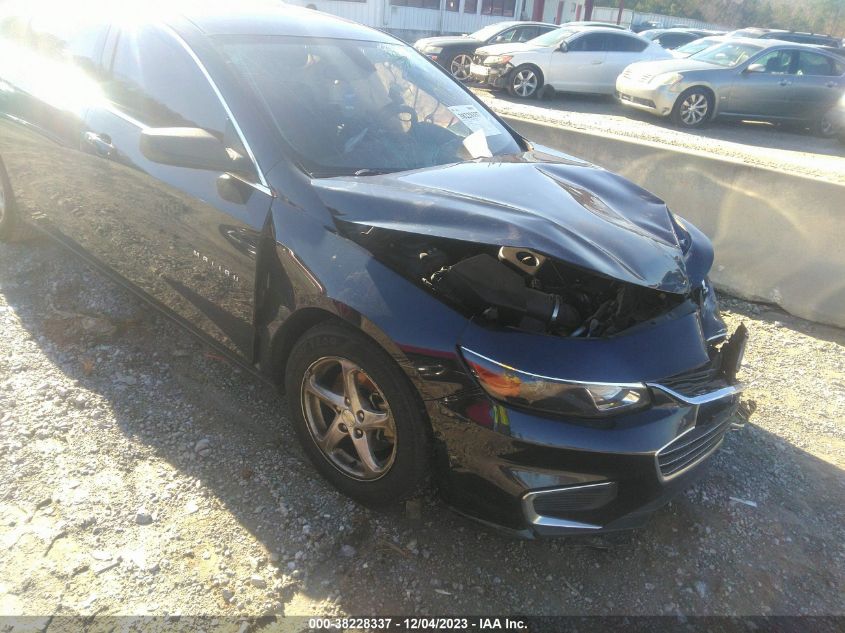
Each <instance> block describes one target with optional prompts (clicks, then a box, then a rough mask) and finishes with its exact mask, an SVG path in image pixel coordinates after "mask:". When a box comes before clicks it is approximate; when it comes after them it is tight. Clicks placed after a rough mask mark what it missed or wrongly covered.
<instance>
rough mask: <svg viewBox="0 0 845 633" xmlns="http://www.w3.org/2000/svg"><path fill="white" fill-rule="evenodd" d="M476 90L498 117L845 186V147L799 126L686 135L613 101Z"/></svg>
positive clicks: (725, 126) (724, 128) (738, 125)
mask: <svg viewBox="0 0 845 633" xmlns="http://www.w3.org/2000/svg"><path fill="white" fill-rule="evenodd" d="M473 91H474V92H475V93H476V94H477V95H478V96H479V97H481V99H483V100H484V101H485V102H487V103H488V104H489V105H490V106H491V107H493V109H495V110H496V111H497V112H499V113H500V114H505V115H513V116H521V117H526V118H530V119H535V120H538V121H545V122H549V123H554V124H556V125H561V126H563V127H569V128H575V129H578V130H586V131H591V132H600V133H606V134H613V135H614V136H619V137H623V138H631V139H637V140H644V141H650V142H655V143H663V144H668V145H672V146H674V147H679V148H683V149H688V150H694V151H701V152H706V153H708V154H715V155H717V156H724V157H727V158H733V159H737V160H741V161H743V162H745V163H748V164H751V165H760V166H764V167H770V168H772V169H775V170H778V171H789V172H792V173H797V174H803V175H805V176H809V177H812V178H820V179H823V180H829V181H831V182H841V183H845V144H842V143H840V142H839V141H837V140H836V139H826V138H820V137H817V136H813V135H812V134H810V132H809V131H808V130H802V129H800V128H794V127H792V128H790V127H787V126H776V125H771V124H768V123H743V122H723V121H716V122H714V123H712V124H711V125H709V126H707V127H705V128H704V129H701V130H695V131H689V132H688V131H685V130H681V129H678V128H676V127H674V126H673V125H672V124H671V123H670V122H669V121H668V120H666V119H661V118H658V117H655V116H652V115H650V114H648V113H646V112H640V111H639V110H634V109H633V108H629V107H626V106H623V105H620V104H618V103H617V102H616V100H615V99H613V98H610V97H601V96H594V95H576V94H555V95H552V96H549V97H546V98H544V99H543V100H542V101H537V100H532V101H522V100H519V99H511V98H510V97H508V96H507V94H506V93H503V92H492V91H489V90H485V89H482V88H478V87H474V88H473Z"/></svg>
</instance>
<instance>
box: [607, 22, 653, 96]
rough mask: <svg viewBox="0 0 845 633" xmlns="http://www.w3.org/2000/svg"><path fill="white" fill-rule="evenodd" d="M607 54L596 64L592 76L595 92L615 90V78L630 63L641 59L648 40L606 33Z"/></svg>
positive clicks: (611, 91) (622, 34)
mask: <svg viewBox="0 0 845 633" xmlns="http://www.w3.org/2000/svg"><path fill="white" fill-rule="evenodd" d="M605 41H606V47H607V54H606V55H605V58H604V63H603V64H601V65H600V66H598V69H599V72H598V73H596V75H595V76H594V80H595V88H596V92H603V93H613V92H614V91H615V90H616V78H617V77H619V75H620V74H622V71H623V70H625V68H627V67H628V66H629V65H630V64H633V63H634V62H637V61H641V60H642V59H643V55H642V53H643V51H644V50H645V49H646V48H648V42H646V41H645V40H643V39H641V38H639V37H632V36H630V35H625V34H624V33H608V34H607V35H606V36H605Z"/></svg>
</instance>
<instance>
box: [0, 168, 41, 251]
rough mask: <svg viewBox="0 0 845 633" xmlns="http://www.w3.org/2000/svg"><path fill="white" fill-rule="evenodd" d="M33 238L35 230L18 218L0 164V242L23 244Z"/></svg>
mask: <svg viewBox="0 0 845 633" xmlns="http://www.w3.org/2000/svg"><path fill="white" fill-rule="evenodd" d="M34 236H35V229H34V228H33V227H31V226H29V225H28V224H26V223H25V222H23V221H22V220H21V218H20V215H18V213H17V208H16V207H15V196H14V194H13V193H12V186H11V184H9V177H8V176H7V175H6V170H5V169H4V168H3V164H2V163H1V162H0V242H24V241H26V240H29V239H31V238H33V237H34Z"/></svg>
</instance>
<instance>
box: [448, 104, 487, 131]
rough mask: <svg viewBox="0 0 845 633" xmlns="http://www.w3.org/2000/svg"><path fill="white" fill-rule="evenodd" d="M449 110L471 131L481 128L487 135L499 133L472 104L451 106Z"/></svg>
mask: <svg viewBox="0 0 845 633" xmlns="http://www.w3.org/2000/svg"><path fill="white" fill-rule="evenodd" d="M449 110H450V111H451V112H452V114H454V115H455V116H456V117H458V118H459V119H460V120H461V122H462V123H463V124H464V125H466V126H467V127H468V128H469V129H471V130H472V131H473V132H477V131H478V130H483V131H484V133H485V134H486V135H487V136H494V135H496V134H499V133H500V132H499V130H497V129H496V127H495V126H494V125H493V124H492V123H491V122H490V121H489V120H488V119H487V117H485V116H484V114H482V112H481V111H480V110H479V109H478V108H476V107H475V106H474V105H456V106H451V107H450V108H449Z"/></svg>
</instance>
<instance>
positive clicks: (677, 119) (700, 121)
mask: <svg viewBox="0 0 845 633" xmlns="http://www.w3.org/2000/svg"><path fill="white" fill-rule="evenodd" d="M712 116H713V96H712V95H711V94H710V92H709V91H707V90H705V89H704V88H690V89H689V90H687V91H686V92H684V93H682V94H681V96H679V97H678V100H677V101H675V107H674V108H673V109H672V121H674V123H675V124H676V125H679V126H681V127H685V128H698V127H702V126H704V125H705V124H706V123H707V122H708V121H709V120H710V118H711V117H712Z"/></svg>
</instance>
